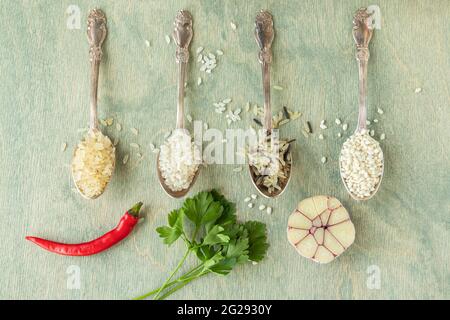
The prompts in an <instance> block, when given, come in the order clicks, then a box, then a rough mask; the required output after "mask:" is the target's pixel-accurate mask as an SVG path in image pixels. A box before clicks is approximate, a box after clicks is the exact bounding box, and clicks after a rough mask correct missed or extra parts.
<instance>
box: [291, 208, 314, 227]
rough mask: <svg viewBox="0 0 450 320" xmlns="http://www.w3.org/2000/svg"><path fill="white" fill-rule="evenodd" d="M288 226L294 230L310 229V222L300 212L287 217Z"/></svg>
mask: <svg viewBox="0 0 450 320" xmlns="http://www.w3.org/2000/svg"><path fill="white" fill-rule="evenodd" d="M288 225H289V226H290V227H292V228H296V229H307V230H309V228H311V227H312V222H311V220H309V219H308V218H307V217H305V216H304V215H303V214H301V213H300V212H297V213H296V214H293V215H291V216H290V217H289V222H288Z"/></svg>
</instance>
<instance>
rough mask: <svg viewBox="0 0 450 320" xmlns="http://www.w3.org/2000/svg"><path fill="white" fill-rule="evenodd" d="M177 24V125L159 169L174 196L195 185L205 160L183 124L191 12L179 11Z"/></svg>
mask: <svg viewBox="0 0 450 320" xmlns="http://www.w3.org/2000/svg"><path fill="white" fill-rule="evenodd" d="M174 26H175V28H174V30H173V33H172V37H173V39H174V41H175V43H176V45H177V52H176V61H177V64H178V101H177V125H176V129H175V130H174V131H173V132H172V135H171V136H170V137H169V138H168V139H167V141H165V142H164V144H163V145H162V146H161V148H160V152H159V154H158V159H157V162H156V169H157V174H158V179H159V182H160V184H161V187H162V188H163V189H164V191H165V192H166V193H167V194H168V195H169V196H171V197H173V198H181V197H183V196H185V195H186V194H187V193H188V192H189V190H190V188H191V187H192V186H193V185H194V183H195V180H196V179H197V176H198V173H199V165H200V164H201V162H202V161H201V155H200V151H199V149H198V148H197V146H196V145H195V143H194V142H193V141H192V138H191V135H190V134H189V132H188V131H187V130H186V129H185V126H184V83H185V79H186V69H187V64H188V61H189V45H190V43H191V40H192V36H193V30H192V16H191V14H190V13H189V12H188V11H186V10H181V11H179V12H178V14H177V16H176V18H175V22H174Z"/></svg>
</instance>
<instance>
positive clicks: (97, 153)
mask: <svg viewBox="0 0 450 320" xmlns="http://www.w3.org/2000/svg"><path fill="white" fill-rule="evenodd" d="M106 34H107V29H106V16H105V14H104V13H103V12H102V11H101V10H99V9H94V10H92V11H91V12H90V14H89V16H88V28H87V35H88V40H89V45H90V48H89V53H90V62H91V93H90V119H89V131H88V133H87V134H86V136H85V137H84V139H83V140H82V141H80V142H79V143H78V145H77V147H76V148H75V152H74V155H73V158H72V164H71V169H72V178H73V181H74V183H75V187H76V189H77V190H78V192H79V193H80V194H81V195H82V196H83V197H84V198H87V199H96V198H98V197H99V196H100V195H102V194H103V192H104V191H105V189H106V186H107V185H108V183H109V181H110V180H111V176H112V174H113V172H114V167H115V162H116V161H115V148H114V146H113V144H112V142H111V140H110V139H109V138H108V137H107V136H105V135H104V134H103V133H102V132H101V131H100V130H99V128H98V119H97V90H98V76H99V69H100V61H101V58H102V44H103V41H104V40H105V38H106Z"/></svg>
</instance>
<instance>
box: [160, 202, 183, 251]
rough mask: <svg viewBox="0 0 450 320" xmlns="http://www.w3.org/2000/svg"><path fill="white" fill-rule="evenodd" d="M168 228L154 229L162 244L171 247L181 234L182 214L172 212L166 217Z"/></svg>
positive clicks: (175, 211)
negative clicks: (161, 239) (162, 241)
mask: <svg viewBox="0 0 450 320" xmlns="http://www.w3.org/2000/svg"><path fill="white" fill-rule="evenodd" d="M168 222H169V226H163V227H159V228H156V231H157V232H158V233H159V236H160V237H161V238H163V239H164V243H165V244H167V245H171V244H172V243H174V242H175V241H176V240H177V239H178V238H179V237H180V236H181V235H182V234H183V212H182V211H181V210H173V211H172V212H171V213H169V216H168Z"/></svg>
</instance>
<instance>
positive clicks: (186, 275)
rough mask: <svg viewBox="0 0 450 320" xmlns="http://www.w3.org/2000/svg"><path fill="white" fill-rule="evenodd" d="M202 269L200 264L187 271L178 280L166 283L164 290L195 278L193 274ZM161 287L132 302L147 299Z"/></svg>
mask: <svg viewBox="0 0 450 320" xmlns="http://www.w3.org/2000/svg"><path fill="white" fill-rule="evenodd" d="M202 268H203V264H200V265H198V266H196V267H195V268H192V269H191V270H189V271H188V272H186V273H185V274H183V275H182V276H180V277H179V278H178V279H176V280H172V281H171V282H169V283H167V284H166V285H165V289H167V288H170V287H171V286H173V285H174V284H176V283H180V282H183V281H186V280H188V279H190V278H192V277H195V276H196V275H195V273H196V272H198V271H200V270H201V269H202ZM163 287H164V286H161V287H158V288H156V289H154V290H152V291H150V292H147V293H146V294H143V295H142V296H139V297H136V298H134V299H133V300H143V299H145V298H148V297H150V296H152V295H154V294H155V293H157V292H159V291H160V289H161V288H163ZM163 289H164V288H163Z"/></svg>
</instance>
